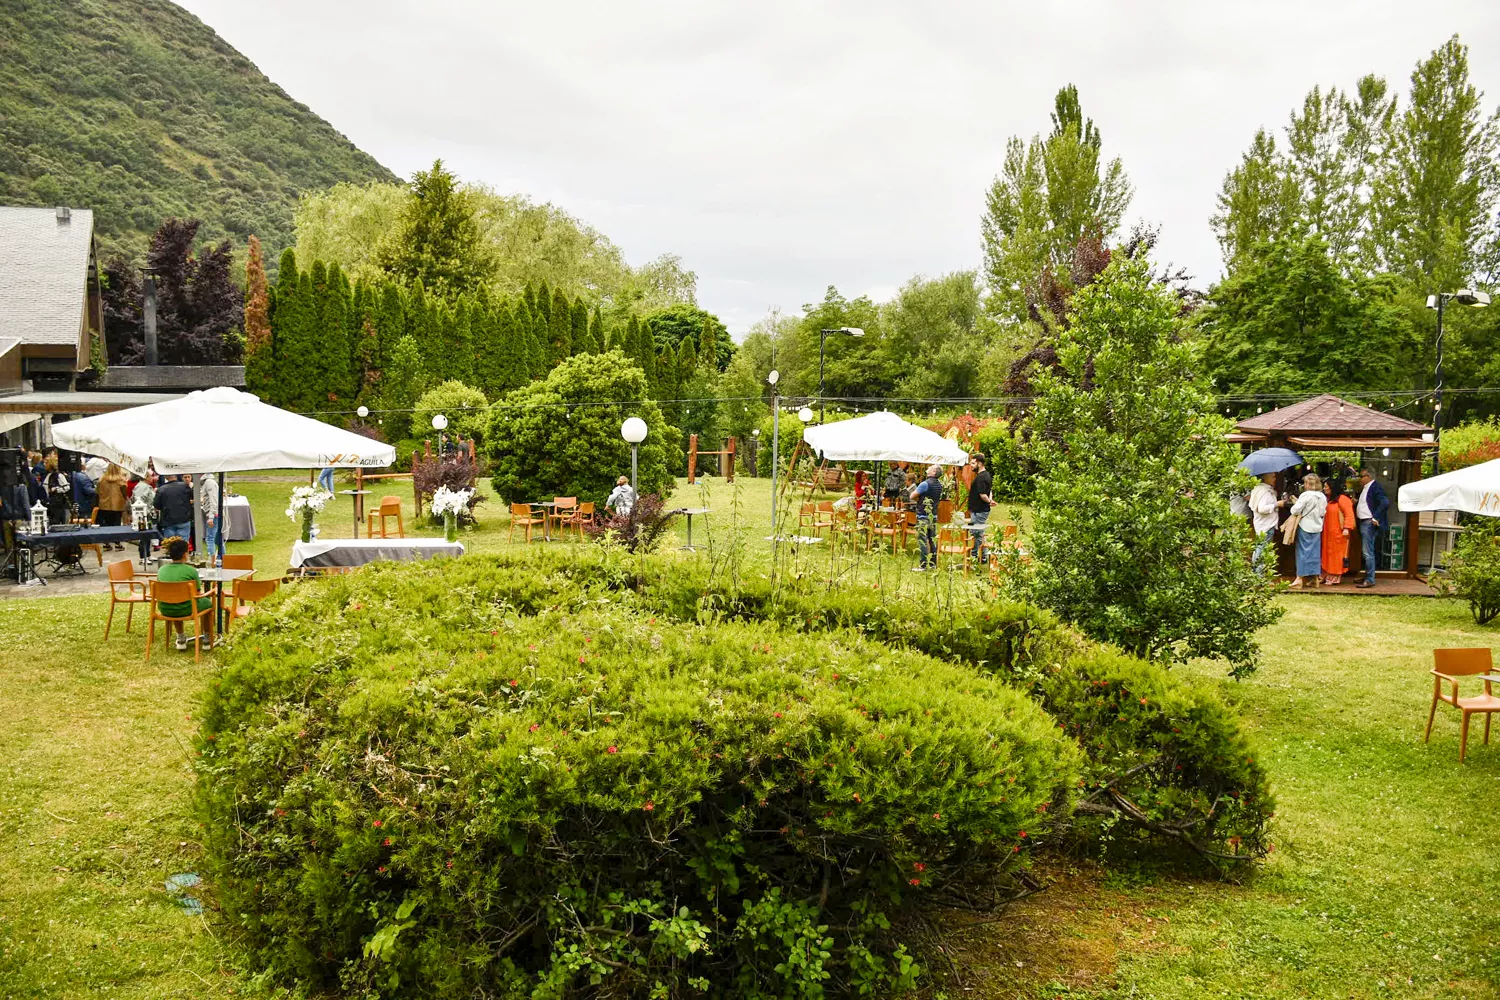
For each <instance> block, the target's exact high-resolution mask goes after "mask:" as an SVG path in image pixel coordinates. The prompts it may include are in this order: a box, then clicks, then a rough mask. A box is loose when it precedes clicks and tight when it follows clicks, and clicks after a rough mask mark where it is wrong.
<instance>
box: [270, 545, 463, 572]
mask: <svg viewBox="0 0 1500 1000" xmlns="http://www.w3.org/2000/svg"><path fill="white" fill-rule="evenodd" d="M463 554H464V547H463V543H462V542H449V541H447V540H445V539H442V538H327V539H321V538H320V539H314V540H313V541H310V542H297V543H296V544H295V545H293V546H292V568H293V569H318V568H320V567H334V566H363V565H364V564H365V563H372V562H379V561H381V560H387V559H390V560H396V561H409V560H412V559H431V558H433V557H434V556H461V555H463Z"/></svg>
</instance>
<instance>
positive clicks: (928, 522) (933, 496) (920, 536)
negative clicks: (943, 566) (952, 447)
mask: <svg viewBox="0 0 1500 1000" xmlns="http://www.w3.org/2000/svg"><path fill="white" fill-rule="evenodd" d="M942 475H943V467H942V466H940V465H933V466H929V467H928V469H927V478H926V479H924V480H922V481H921V482H920V483H918V484H917V485H916V486H913V487H912V490H911V498H912V499H913V500H915V501H916V504H917V555H918V557H919V559H920V561H919V562H918V564H917V565H915V566H913V567H912V572H914V573H923V572H926V571H927V570H929V569H937V542H938V537H937V535H938V523H937V521H938V504H939V503H940V502H941V501H942V499H943V480H942Z"/></svg>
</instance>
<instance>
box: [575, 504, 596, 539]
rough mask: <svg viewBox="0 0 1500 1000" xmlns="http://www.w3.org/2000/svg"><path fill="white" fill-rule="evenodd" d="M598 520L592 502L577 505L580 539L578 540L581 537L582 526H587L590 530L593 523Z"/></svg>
mask: <svg viewBox="0 0 1500 1000" xmlns="http://www.w3.org/2000/svg"><path fill="white" fill-rule="evenodd" d="M598 519H599V515H598V513H597V511H596V508H595V506H594V501H592V500H585V501H584V502H583V503H581V504H579V505H578V537H580V538H582V537H583V526H584V525H588V526H589V527H590V528H592V527H593V526H594V522H595V521H597V520H598Z"/></svg>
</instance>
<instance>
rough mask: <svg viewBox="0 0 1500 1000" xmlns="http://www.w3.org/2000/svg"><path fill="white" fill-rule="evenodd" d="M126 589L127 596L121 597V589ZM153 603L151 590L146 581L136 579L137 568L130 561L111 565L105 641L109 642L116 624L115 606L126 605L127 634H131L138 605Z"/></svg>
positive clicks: (122, 560)
mask: <svg viewBox="0 0 1500 1000" xmlns="http://www.w3.org/2000/svg"><path fill="white" fill-rule="evenodd" d="M121 587H124V588H125V596H123V597H121V596H120V588H121ZM150 602H151V592H150V588H148V587H147V586H146V582H145V581H144V580H137V579H136V578H135V567H134V566H132V565H131V564H130V560H129V559H121V560H119V561H117V562H112V563H110V564H109V618H108V619H107V620H106V621H105V623H104V641H105V642H108V641H109V630H110V626H112V625H114V623H115V605H117V604H123V605H125V632H126V634H127V635H128V634H129V633H130V619H131V618H132V617H133V616H134V615H135V606H136V605H137V604H149V603H150Z"/></svg>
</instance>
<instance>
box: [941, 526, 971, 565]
mask: <svg viewBox="0 0 1500 1000" xmlns="http://www.w3.org/2000/svg"><path fill="white" fill-rule="evenodd" d="M968 555H969V533H968V531H966V530H965V529H963V528H958V527H954V526H953V525H951V524H940V525H939V526H938V546H937V558H938V563H939V564H940V565H941V563H942V561H943V557H944V556H958V560H959V562H961V563H963V566H964V574H965V575H967V574H968V572H969V558H968Z"/></svg>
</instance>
